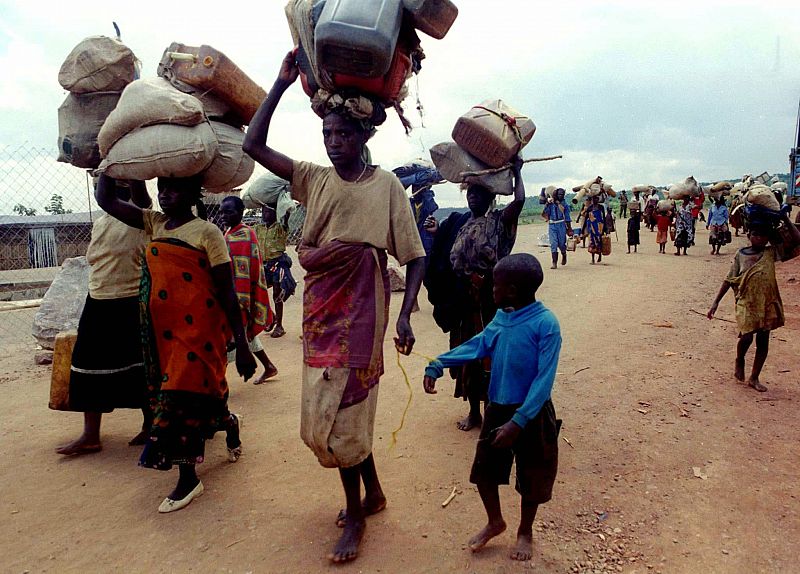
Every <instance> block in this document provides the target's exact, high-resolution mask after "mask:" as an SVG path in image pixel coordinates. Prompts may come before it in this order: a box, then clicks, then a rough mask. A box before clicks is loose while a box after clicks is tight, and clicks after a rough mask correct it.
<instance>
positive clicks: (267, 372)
mask: <svg viewBox="0 0 800 574" xmlns="http://www.w3.org/2000/svg"><path fill="white" fill-rule="evenodd" d="M277 374H278V367H276V366H275V365H273V364H272V363H270V364H269V365H268V366H267V368H266V369H264V374H262V375H261V376H260V377H259V378H257V379H256V380H255V381H253V384H254V385H260V384H262V383H266V382H267V381H268V380H269V379H271V378H272V377H274V376H277Z"/></svg>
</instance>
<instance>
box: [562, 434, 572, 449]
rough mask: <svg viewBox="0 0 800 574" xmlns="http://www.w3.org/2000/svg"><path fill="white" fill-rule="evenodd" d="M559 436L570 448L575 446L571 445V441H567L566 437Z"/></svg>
mask: <svg viewBox="0 0 800 574" xmlns="http://www.w3.org/2000/svg"><path fill="white" fill-rule="evenodd" d="M561 438H562V439H564V442H565V443H567V444H568V445H569V447H570V448H575V447H574V446H572V443H571V442H570V441H569V439H568V438H567V437H565V436H562V437H561Z"/></svg>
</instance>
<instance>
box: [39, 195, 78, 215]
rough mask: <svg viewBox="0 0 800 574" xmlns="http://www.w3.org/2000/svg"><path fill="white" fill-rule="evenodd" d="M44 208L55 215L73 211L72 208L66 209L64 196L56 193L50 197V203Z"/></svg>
mask: <svg viewBox="0 0 800 574" xmlns="http://www.w3.org/2000/svg"><path fill="white" fill-rule="evenodd" d="M44 210H45V211H46V212H47V213H52V214H53V215H63V214H65V213H72V210H71V209H64V198H63V197H61V196H60V195H58V194H57V193H54V194H53V196H52V197H51V198H50V205H48V206H46V207H45V208H44Z"/></svg>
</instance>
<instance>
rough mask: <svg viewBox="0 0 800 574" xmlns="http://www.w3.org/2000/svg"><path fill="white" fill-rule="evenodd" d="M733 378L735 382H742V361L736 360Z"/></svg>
mask: <svg viewBox="0 0 800 574" xmlns="http://www.w3.org/2000/svg"><path fill="white" fill-rule="evenodd" d="M733 376H734V377H736V380H737V381H742V382H744V359H736V366H735V367H734V369H733Z"/></svg>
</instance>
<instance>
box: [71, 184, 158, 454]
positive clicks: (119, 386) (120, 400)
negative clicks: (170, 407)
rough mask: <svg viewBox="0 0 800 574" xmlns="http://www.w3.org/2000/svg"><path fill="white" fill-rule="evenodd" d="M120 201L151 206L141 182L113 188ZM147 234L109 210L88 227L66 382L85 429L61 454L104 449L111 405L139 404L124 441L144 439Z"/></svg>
mask: <svg viewBox="0 0 800 574" xmlns="http://www.w3.org/2000/svg"><path fill="white" fill-rule="evenodd" d="M116 192H117V195H118V196H119V199H120V200H122V201H131V202H133V203H134V204H135V205H138V206H139V207H150V205H151V204H152V202H151V200H150V196H149V195H148V194H147V189H146V188H145V185H144V182H143V181H131V182H129V183H128V185H127V186H123V185H120V186H118V187H117V190H116ZM146 240H147V237H146V235H145V233H144V231H142V230H140V229H133V228H131V227H128V226H127V225H125V224H124V223H122V222H121V221H117V220H116V219H114V218H113V217H111V216H110V215H106V214H103V215H101V216H100V217H99V218H98V219H97V220H96V221H95V222H94V225H93V226H92V239H91V241H90V242H89V248H88V250H87V252H86V259H87V260H88V262H89V264H90V265H91V270H90V272H89V293H88V294H87V296H86V304H85V305H84V307H83V312H82V313H81V319H80V323H79V324H78V337H77V340H76V341H75V348H74V350H73V353H72V365H71V369H70V380H69V399H70V401H69V402H70V408H71V409H74V410H77V411H83V433H82V434H81V436H80V437H79V438H77V439H76V440H74V441H72V442H71V443H69V444H66V445H63V446H60V447H58V448H57V449H56V452H57V453H58V454H63V455H65V456H73V455H81V454H89V453H93V452H98V451H100V450H102V444H101V442H100V423H101V420H102V416H103V413H109V412H111V411H113V410H114V409H115V408H139V409H142V413H143V414H144V421H143V423H142V432H140V433H139V434H138V435H136V436H135V437H133V438H132V439H131V441H130V442H129V443H128V444H129V445H131V446H135V445H142V444H144V441H145V438H146V437H147V433H148V432H149V431H150V425H151V423H152V419H153V417H152V414H151V412H150V407H149V406H148V405H147V397H146V394H145V387H146V385H145V376H144V365H143V363H142V345H141V341H140V337H139V281H140V278H141V274H142V265H141V259H142V255H143V254H144V245H145V242H146Z"/></svg>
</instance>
